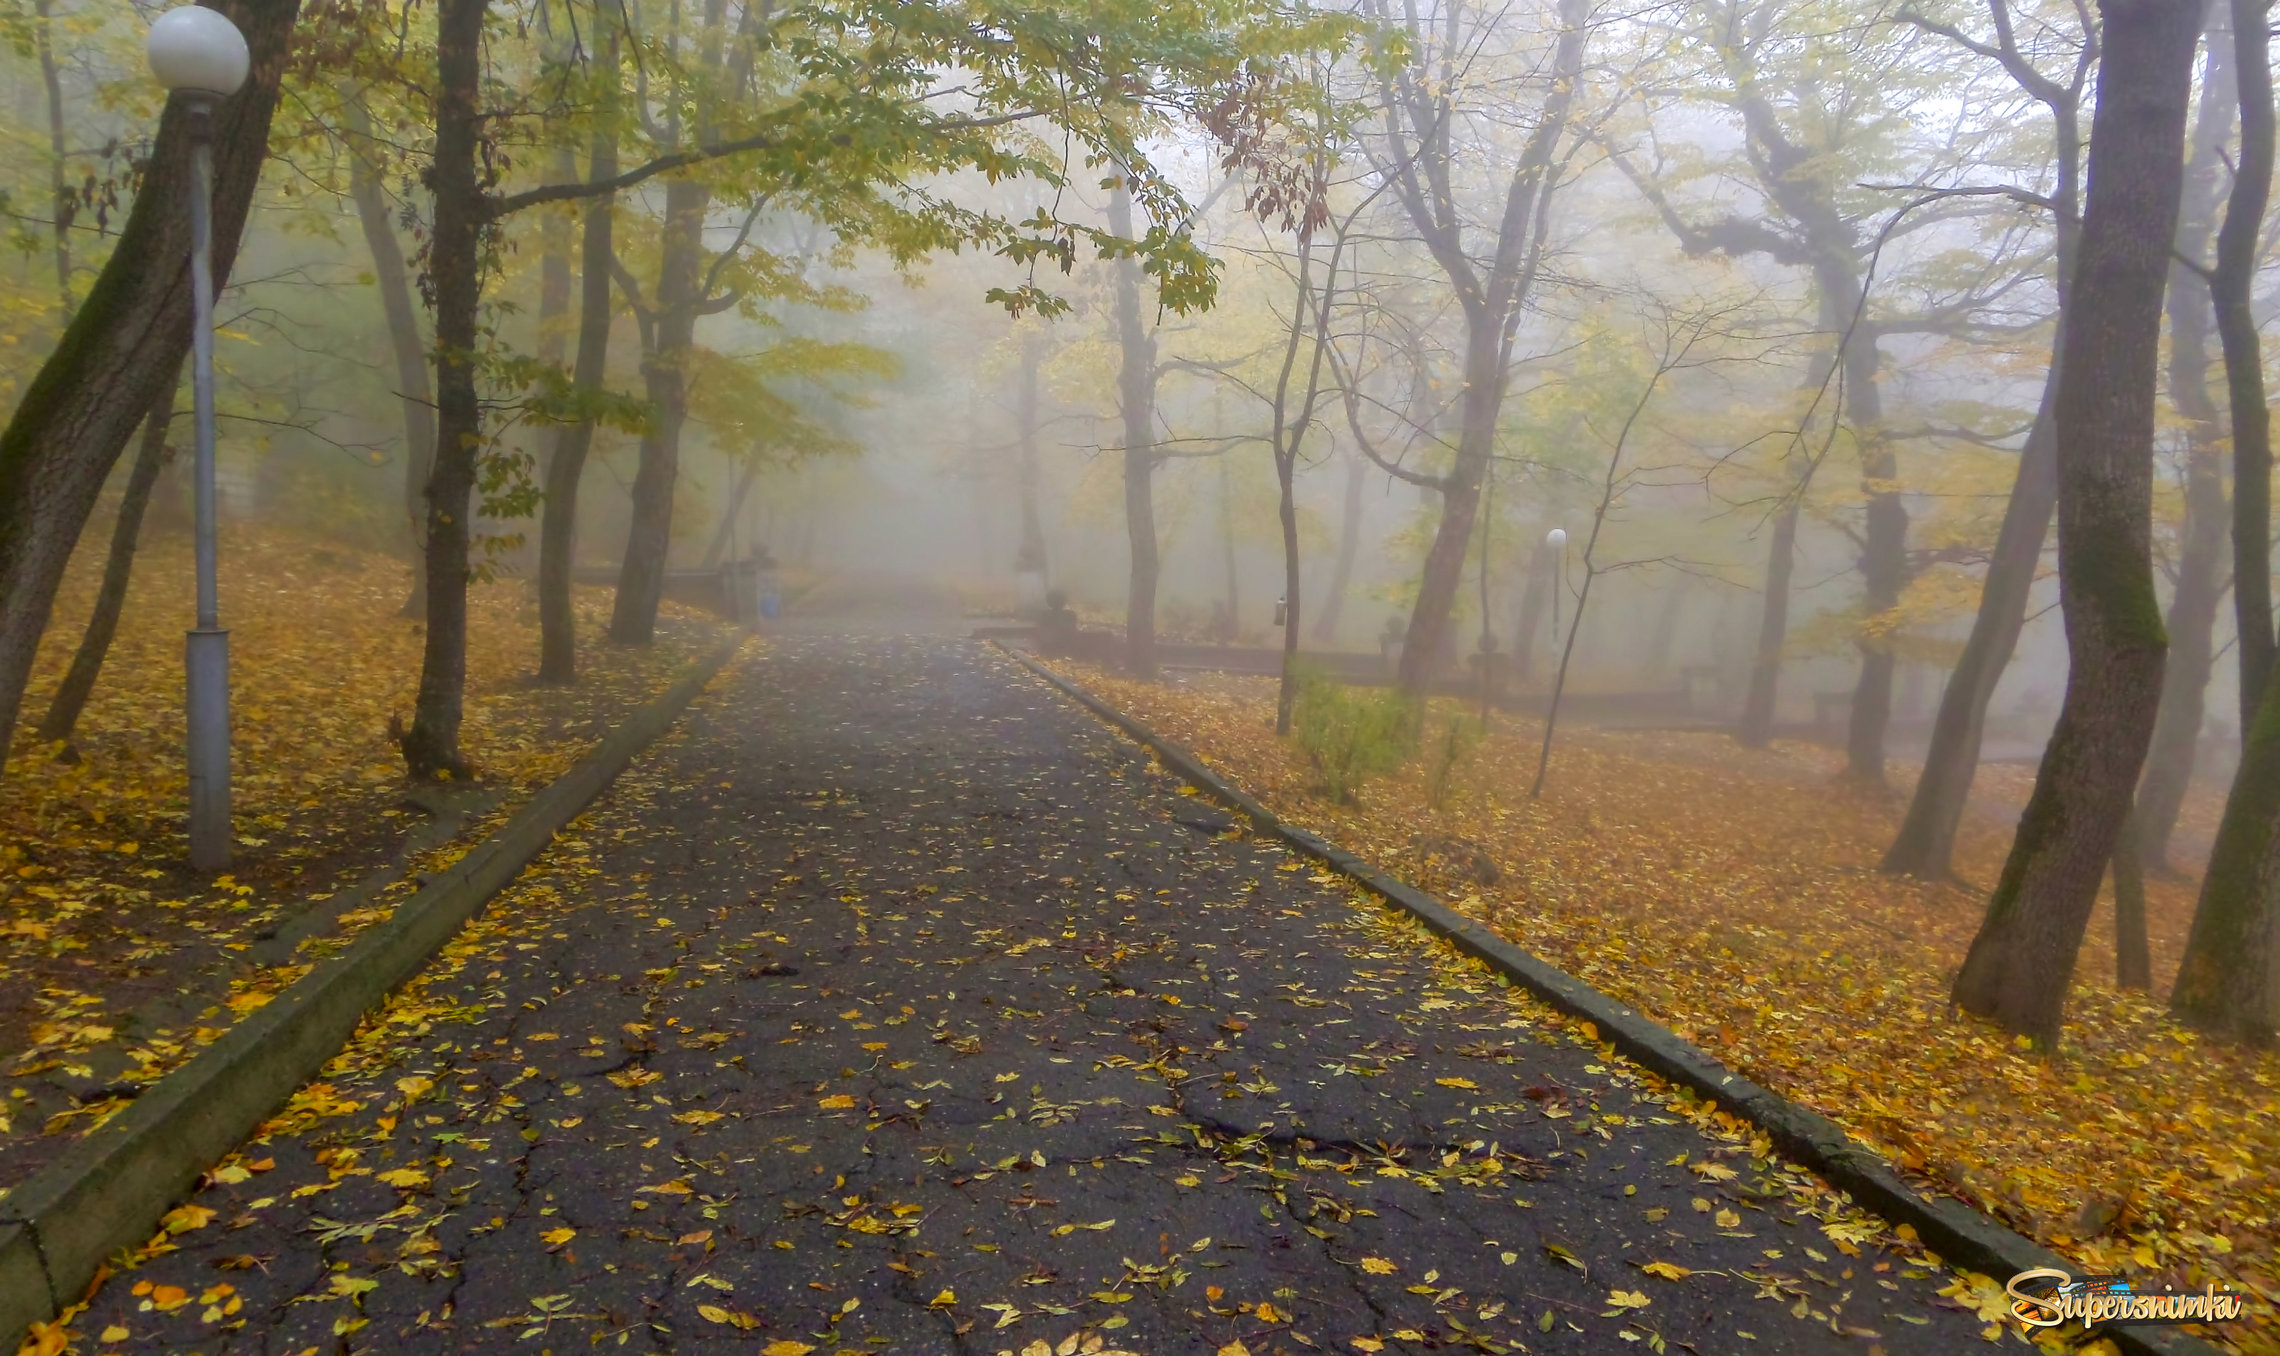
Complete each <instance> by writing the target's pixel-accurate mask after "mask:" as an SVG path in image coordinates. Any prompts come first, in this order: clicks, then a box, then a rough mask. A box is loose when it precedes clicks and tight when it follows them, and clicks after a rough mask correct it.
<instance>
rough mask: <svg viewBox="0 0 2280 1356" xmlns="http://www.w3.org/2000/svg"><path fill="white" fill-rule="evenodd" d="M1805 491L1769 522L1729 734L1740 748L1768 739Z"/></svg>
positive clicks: (1762, 743) (1785, 638) (1759, 744)
mask: <svg viewBox="0 0 2280 1356" xmlns="http://www.w3.org/2000/svg"><path fill="white" fill-rule="evenodd" d="M1804 495H1805V492H1804V489H1803V487H1802V486H1800V487H1799V489H1798V491H1797V493H1796V494H1795V495H1794V496H1792V497H1791V498H1790V500H1789V502H1788V503H1786V504H1783V505H1782V506H1781V512H1780V514H1779V515H1778V516H1777V517H1775V518H1774V520H1773V541H1772V544H1771V546H1770V547H1769V548H1768V550H1767V552H1766V562H1765V608H1764V610H1763V611H1762V612H1760V613H1759V614H1758V638H1757V650H1756V652H1755V654H1753V655H1752V656H1751V659H1750V686H1749V691H1748V692H1747V693H1746V694H1745V695H1744V696H1743V698H1742V722H1741V725H1740V727H1739V728H1737V729H1736V730H1735V732H1734V735H1735V738H1737V739H1739V740H1740V741H1741V742H1742V746H1743V747H1744V748H1752V749H1762V748H1764V747H1765V746H1766V745H1767V744H1768V743H1771V742H1772V740H1773V716H1774V702H1775V699H1776V698H1778V697H1779V696H1780V688H1781V650H1782V647H1783V646H1784V645H1785V644H1787V643H1788V639H1789V576H1790V572H1791V571H1792V570H1794V569H1796V567H1797V511H1798V509H1799V507H1800V506H1801V501H1802V500H1803V499H1804Z"/></svg>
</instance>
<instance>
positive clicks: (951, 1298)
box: [926, 1286, 958, 1309]
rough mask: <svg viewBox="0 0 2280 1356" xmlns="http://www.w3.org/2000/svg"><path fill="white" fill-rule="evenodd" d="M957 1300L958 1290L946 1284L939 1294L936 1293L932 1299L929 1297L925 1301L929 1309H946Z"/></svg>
mask: <svg viewBox="0 0 2280 1356" xmlns="http://www.w3.org/2000/svg"><path fill="white" fill-rule="evenodd" d="M957 1302H958V1292H957V1291H955V1290H952V1289H951V1288H950V1287H948V1286H944V1287H942V1293H941V1294H939V1295H936V1296H935V1297H934V1298H933V1299H930V1300H928V1301H927V1302H926V1307H928V1308H929V1309H947V1308H949V1307H950V1306H951V1305H953V1304H956V1303H957Z"/></svg>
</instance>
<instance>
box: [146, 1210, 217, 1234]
mask: <svg viewBox="0 0 2280 1356" xmlns="http://www.w3.org/2000/svg"><path fill="white" fill-rule="evenodd" d="M213 1218H214V1212H213V1211H212V1210H209V1209H207V1208H206V1207H205V1206H202V1205H197V1204H191V1205H183V1206H177V1207H175V1208H174V1209H172V1210H169V1211H167V1212H166V1217H165V1218H164V1219H162V1220H160V1221H159V1223H160V1225H161V1226H163V1227H164V1228H165V1230H166V1232H168V1233H170V1234H186V1233H188V1232H190V1231H191V1230H192V1229H203V1228H205V1227H206V1226H207V1224H209V1223H211V1222H212V1221H213Z"/></svg>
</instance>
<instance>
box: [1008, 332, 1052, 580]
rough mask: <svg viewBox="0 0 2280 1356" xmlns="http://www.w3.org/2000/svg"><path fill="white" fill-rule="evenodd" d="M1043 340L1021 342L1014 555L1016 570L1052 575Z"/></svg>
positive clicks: (1042, 575) (1046, 576) (1045, 575)
mask: <svg viewBox="0 0 2280 1356" xmlns="http://www.w3.org/2000/svg"><path fill="white" fill-rule="evenodd" d="M1041 348H1042V344H1041V343H1040V342H1036V341H1032V340H1029V339H1023V340H1022V344H1021V389H1020V395H1019V397H1018V401H1019V403H1018V409H1017V418H1018V420H1019V422H1020V431H1019V437H1020V440H1021V442H1020V448H1019V460H1018V464H1017V466H1016V468H1015V470H1016V475H1017V476H1018V478H1019V481H1020V489H1021V547H1020V552H1019V554H1017V555H1016V556H1015V557H1014V560H1013V568H1014V569H1015V570H1016V571H1022V570H1035V571H1036V572H1037V573H1038V575H1039V576H1041V577H1045V578H1047V579H1049V578H1050V574H1049V572H1048V571H1047V569H1046V560H1045V520H1044V517H1043V515H1042V514H1041V513H1040V512H1039V511H1038V504H1037V495H1038V484H1037V482H1038V467H1037V367H1038V363H1039V361H1040V360H1041V359H1042V358H1043V356H1044V355H1043V354H1042V352H1040V349H1041Z"/></svg>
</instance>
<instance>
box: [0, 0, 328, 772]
mask: <svg viewBox="0 0 2280 1356" xmlns="http://www.w3.org/2000/svg"><path fill="white" fill-rule="evenodd" d="M214 7H215V8H217V9H219V10H220V11H221V12H222V13H224V14H226V15H228V16H229V17H230V18H231V19H233V20H234V21H236V23H237V25H238V28H239V29H240V30H241V31H242V32H243V33H244V34H245V37H246V45H247V47H248V48H249V49H250V52H251V55H252V60H253V65H252V74H251V76H250V77H249V78H248V79H247V81H246V84H245V87H244V88H243V89H241V90H239V91H238V92H237V93H236V94H234V95H232V96H231V97H230V98H228V99H225V100H223V101H222V102H221V103H220V105H218V106H217V107H216V108H215V110H214V115H213V116H214V195H213V251H214V276H215V278H216V279H217V280H218V281H219V280H225V279H227V277H228V276H229V269H230V264H231V262H232V261H233V260H234V259H235V257H236V255H237V246H238V240H239V237H240V235H241V234H242V233H243V231H244V229H245V220H246V213H247V210H248V208H249V207H250V206H251V204H252V201H253V193H254V187H255V185H256V183H257V182H258V180H259V179H260V177H261V166H262V161H263V160H264V158H265V157H266V156H267V153H268V147H269V123H270V118H271V115H272V114H273V113H274V112H275V110H276V107H277V88H278V80H279V77H280V75H281V74H282V72H283V69H284V63H285V56H286V49H287V45H288V43H289V40H290V38H291V34H292V30H293V20H294V18H295V17H296V16H297V14H298V13H299V10H300V5H299V0H232V2H231V3H220V4H216V5H215V6H214ZM148 164H149V170H148V172H147V173H146V174H145V175H144V177H143V182H142V187H141V190H140V192H139V193H138V194H137V195H136V197H135V202H134V206H133V208H132V209H131V210H130V211H129V212H128V214H127V220H126V223H125V225H124V227H123V228H122V229H121V231H120V234H119V239H118V242H117V244H116V245H115V247H114V248H113V250H112V252H111V257H110V258H109V259H108V260H107V261H106V262H105V263H104V265H103V271H102V272H101V273H100V274H99V275H97V277H96V279H95V282H94V284H93V286H91V287H90V288H89V289H88V292H87V295H86V296H85V298H83V299H82V301H81V303H80V306H79V309H78V310H77V311H76V312H75V313H74V314H73V316H72V320H71V323H70V324H69V325H68V326H66V327H65V329H64V332H63V336H62V338H61V339H60V340H59V341H58V342H57V344H56V346H55V350H54V351H53V352H52V353H50V354H49V355H48V358H47V361H46V362H45V363H43V364H41V366H40V370H39V372H38V373H37V374H35V375H34V376H33V377H32V379H31V381H30V383H29V384H28V385H27V386H26V387H25V388H24V393H23V396H22V398H21V399H20V400H19V401H18V402H17V405H16V410H15V413H14V415H13V416H11V417H10V419H9V420H8V425H7V428H6V429H5V430H0V751H4V750H5V749H6V748H7V745H8V741H9V738H10V736H12V735H13V734H14V732H15V727H16V719H17V716H18V714H19V712H20V710H21V708H22V705H23V699H24V685H25V683H26V681H27V680H28V679H29V678H30V675H31V667H32V659H33V656H34V654H35V652H36V651H37V649H38V646H39V641H40V633H41V632H42V631H44V630H45V629H46V627H47V622H48V615H49V613H50V612H51V611H52V610H53V609H54V606H55V593H56V588H57V586H58V585H59V584H60V583H61V582H62V579H63V571H64V567H65V565H66V564H67V563H69V561H70V559H71V552H72V548H73V547H74V546H75V545H77V543H78V541H79V534H80V531H81V530H82V529H83V528H84V527H85V526H86V524H87V519H88V517H89V515H91V514H92V513H93V512H94V509H95V503H96V500H97V499H98V497H100V495H101V494H102V490H103V483H104V481H105V480H107V479H108V478H109V477H110V474H111V468H112V467H113V466H114V465H115V464H116V463H117V461H118V458H119V453H120V452H121V451H122V450H123V449H124V448H125V447H126V445H127V441H128V439H130V438H131V437H133V436H134V432H135V429H136V428H137V427H138V426H139V425H140V424H141V423H142V422H143V419H144V417H145V416H146V415H147V414H148V413H149V412H150V407H151V404H152V402H153V401H155V400H156V399H157V397H158V393H159V390H160V388H161V387H163V386H165V385H166V384H167V383H169V382H171V381H173V380H174V378H175V374H176V373H177V372H178V371H180V370H181V366H182V358H183V355H184V354H185V353H186V352H188V350H189V347H190V213H189V209H188V207H187V205H186V203H185V200H184V199H185V194H186V193H187V192H188V178H189V172H190V153H189V128H188V124H187V120H186V118H185V116H184V114H183V111H182V109H181V108H180V107H179V106H171V105H170V106H169V107H168V108H167V110H166V112H165V114H164V115H163V116H162V117H161V118H160V119H159V126H158V137H157V140H156V141H155V143H154V144H153V146H152V148H151V155H150V159H149V161H148Z"/></svg>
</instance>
